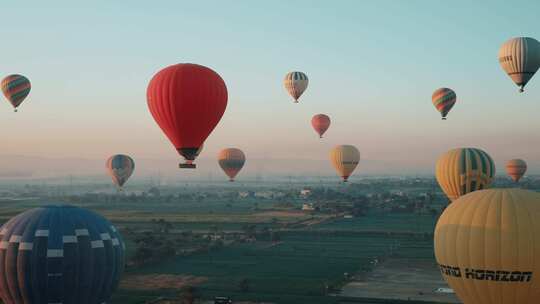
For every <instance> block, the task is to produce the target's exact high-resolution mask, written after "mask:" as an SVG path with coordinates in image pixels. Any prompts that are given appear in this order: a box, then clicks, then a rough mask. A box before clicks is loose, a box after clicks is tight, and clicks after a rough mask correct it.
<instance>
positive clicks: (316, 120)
mask: <svg viewBox="0 0 540 304" xmlns="http://www.w3.org/2000/svg"><path fill="white" fill-rule="evenodd" d="M311 125H312V126H313V129H315V132H317V134H319V137H320V138H322V136H323V134H324V132H326V130H328V128H329V127H330V117H328V115H324V114H317V115H315V116H313V118H311Z"/></svg>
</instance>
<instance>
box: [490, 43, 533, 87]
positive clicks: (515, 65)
mask: <svg viewBox="0 0 540 304" xmlns="http://www.w3.org/2000/svg"><path fill="white" fill-rule="evenodd" d="M499 63H500V65H501V67H502V68H503V70H504V71H505V72H506V74H508V76H510V78H512V80H513V81H514V82H515V83H516V84H517V85H518V86H519V91H520V92H523V89H524V88H525V85H526V84H527V82H529V80H530V79H531V78H532V77H533V76H534V74H535V73H536V71H537V70H538V68H539V67H540V42H538V41H537V40H536V39H534V38H530V37H516V38H512V39H510V40H508V41H506V42H505V43H504V44H503V45H502V46H501V48H500V49H499Z"/></svg>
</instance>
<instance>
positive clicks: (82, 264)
mask: <svg viewBox="0 0 540 304" xmlns="http://www.w3.org/2000/svg"><path fill="white" fill-rule="evenodd" d="M0 239H1V241H0V297H1V298H2V301H3V302H4V303H5V304H19V303H25V304H37V303H66V304H67V303H88V304H98V303H105V302H107V301H108V300H109V298H110V296H111V294H112V292H113V291H114V290H115V289H116V287H117V285H118V282H119V280H120V275H121V274H122V272H123V270H124V256H125V255H124V250H125V246H124V242H123V241H122V238H121V237H120V234H119V233H118V231H117V230H116V228H115V227H114V226H113V225H111V223H110V222H109V221H107V220H106V219H105V218H103V217H102V216H100V215H98V214H96V213H93V212H91V211H89V210H86V209H82V208H78V207H72V206H46V207H40V208H35V209H31V210H28V211H26V212H23V213H21V214H19V215H17V216H15V217H14V218H12V219H11V220H9V221H8V222H7V223H5V224H4V225H3V226H2V227H1V228H0Z"/></svg>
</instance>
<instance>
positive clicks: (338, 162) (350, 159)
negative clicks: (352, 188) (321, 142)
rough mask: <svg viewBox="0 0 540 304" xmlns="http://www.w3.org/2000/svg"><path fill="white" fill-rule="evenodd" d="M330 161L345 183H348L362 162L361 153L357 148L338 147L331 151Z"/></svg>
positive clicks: (349, 146) (348, 146)
mask: <svg viewBox="0 0 540 304" xmlns="http://www.w3.org/2000/svg"><path fill="white" fill-rule="evenodd" d="M330 161H331V162H332V165H333V166H334V168H335V169H336V172H337V173H338V174H339V176H341V177H342V178H343V182H347V180H348V179H349V176H350V175H351V174H352V173H353V171H354V169H356V166H358V163H359V162H360V152H359V151H358V149H356V147H355V146H351V145H341V146H336V147H334V149H332V151H330Z"/></svg>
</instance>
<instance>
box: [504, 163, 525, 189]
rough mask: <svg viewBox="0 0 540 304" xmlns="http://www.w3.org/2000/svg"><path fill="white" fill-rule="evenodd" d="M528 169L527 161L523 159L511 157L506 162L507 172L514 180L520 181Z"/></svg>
mask: <svg viewBox="0 0 540 304" xmlns="http://www.w3.org/2000/svg"><path fill="white" fill-rule="evenodd" d="M525 171H527V163H526V162H525V161H524V160H522V159H511V160H509V161H508V162H507V163H506V173H508V175H509V176H510V178H512V180H513V181H514V182H516V183H517V182H519V180H520V179H521V178H522V177H523V175H524V174H525Z"/></svg>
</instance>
